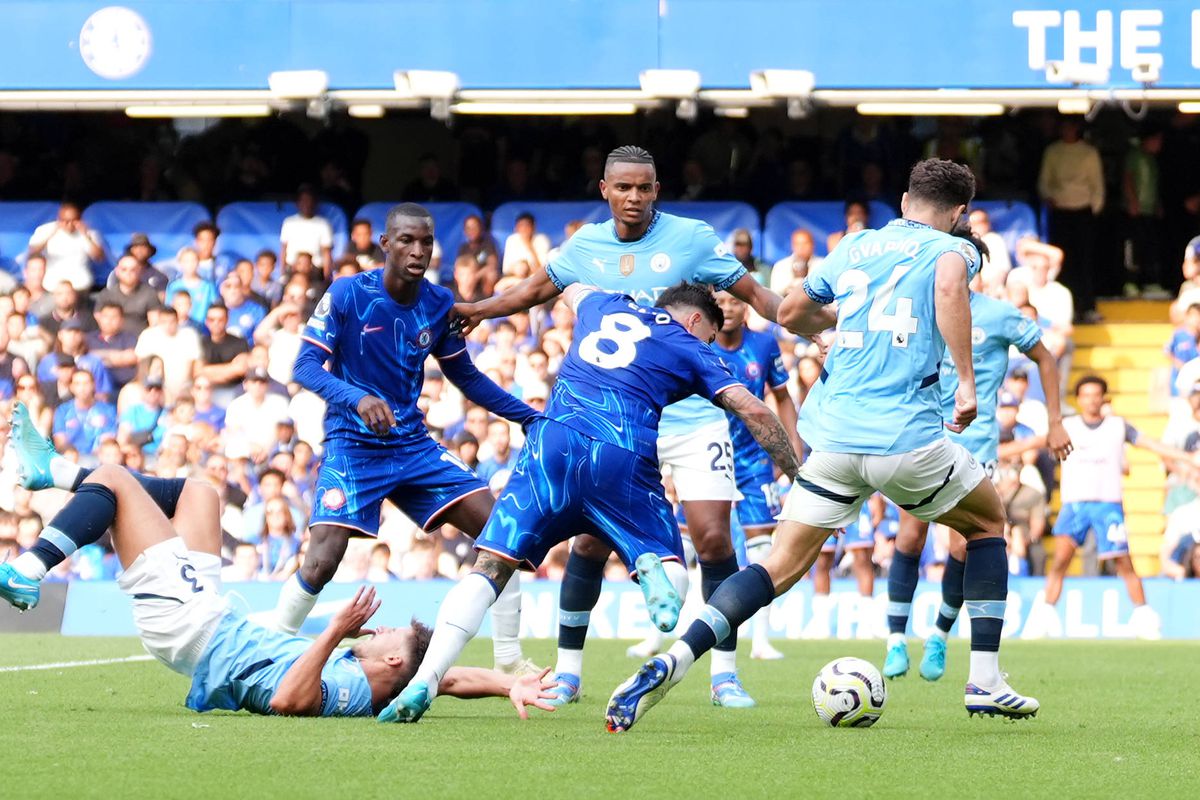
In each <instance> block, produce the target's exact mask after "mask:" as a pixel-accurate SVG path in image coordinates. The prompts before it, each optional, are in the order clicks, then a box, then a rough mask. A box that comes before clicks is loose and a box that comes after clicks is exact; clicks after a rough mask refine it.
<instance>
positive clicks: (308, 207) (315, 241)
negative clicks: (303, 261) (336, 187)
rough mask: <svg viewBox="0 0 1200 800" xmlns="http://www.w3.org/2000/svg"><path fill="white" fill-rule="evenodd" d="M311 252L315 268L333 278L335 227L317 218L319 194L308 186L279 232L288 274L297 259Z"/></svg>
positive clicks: (305, 186) (298, 194)
mask: <svg viewBox="0 0 1200 800" xmlns="http://www.w3.org/2000/svg"><path fill="white" fill-rule="evenodd" d="M300 253H308V254H309V255H311V256H312V260H313V266H316V267H319V268H320V269H321V271H322V272H324V273H325V278H326V280H328V279H329V276H330V273H331V271H332V268H333V227H332V226H331V225H330V224H329V220H327V219H325V218H324V217H321V216H318V215H317V193H316V191H315V190H314V189H313V188H312V187H311V186H309V185H308V184H304V185H303V186H301V187H300V189H299V190H298V191H297V192H296V213H295V214H293V215H292V216H290V217H288V218H287V219H285V220H284V221H283V227H282V228H280V230H279V258H280V260H281V261H282V262H283V264H284V268H285V271H290V268H292V267H294V266H295V265H296V256H297V255H298V254H300Z"/></svg>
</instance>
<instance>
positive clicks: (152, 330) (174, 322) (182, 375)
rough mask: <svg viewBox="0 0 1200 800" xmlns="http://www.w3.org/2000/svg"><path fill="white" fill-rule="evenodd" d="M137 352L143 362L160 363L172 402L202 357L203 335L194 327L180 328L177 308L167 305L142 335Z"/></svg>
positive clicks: (159, 368) (166, 388)
mask: <svg viewBox="0 0 1200 800" xmlns="http://www.w3.org/2000/svg"><path fill="white" fill-rule="evenodd" d="M134 352H135V353H137V357H138V360H139V361H143V362H145V361H149V360H151V359H154V360H157V361H158V362H159V363H160V366H159V367H158V372H159V374H161V375H162V376H163V388H164V389H165V390H166V395H167V402H168V403H172V402H174V401H175V398H176V397H177V396H178V395H179V393H180V392H182V391H183V390H184V389H185V388H187V385H188V382H189V381H191V379H192V375H193V373H194V371H195V369H194V367H195V363H196V362H197V361H199V360H200V337H199V336H197V335H196V332H195V331H194V330H192V329H190V328H183V327H180V325H179V317H178V315H177V314H176V313H175V309H173V308H167V307H165V306H164V307H162V308H160V309H159V310H158V311H157V312H156V319H155V324H154V325H152V326H150V327H149V328H147V329H146V330H144V331H142V334H141V336H139V337H138V341H137V346H136V347H135V348H134ZM148 366H150V365H148Z"/></svg>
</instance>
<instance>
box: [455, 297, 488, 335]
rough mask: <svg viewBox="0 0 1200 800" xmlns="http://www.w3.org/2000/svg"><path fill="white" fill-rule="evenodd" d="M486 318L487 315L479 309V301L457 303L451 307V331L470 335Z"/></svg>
mask: <svg viewBox="0 0 1200 800" xmlns="http://www.w3.org/2000/svg"><path fill="white" fill-rule="evenodd" d="M484 319H486V317H484V316H483V313H482V312H481V311H480V310H479V304H478V303H455V304H454V308H452V309H450V332H451V333H455V334H458V335H459V336H469V335H470V333H471V331H473V330H475V329H476V328H478V327H479V324H480V323H481V322H483V321H484Z"/></svg>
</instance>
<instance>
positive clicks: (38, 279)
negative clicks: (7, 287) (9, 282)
mask: <svg viewBox="0 0 1200 800" xmlns="http://www.w3.org/2000/svg"><path fill="white" fill-rule="evenodd" d="M21 285H22V286H23V287H25V290H26V291H27V292H28V293H29V308H28V312H27V313H28V314H29V317H30V320H29V321H30V323H31V324H32V323H33V322H34V321H36V320H37V319H38V318H39V317H44V316H45V315H47V314H49V313H50V312H51V310H53V308H54V295H52V294H51V293H50V292H49V291H47V289H46V257H45V256H30V257H29V258H27V259H26V260H25V271H24V273H23V276H22V280H21ZM14 296H15V293H14Z"/></svg>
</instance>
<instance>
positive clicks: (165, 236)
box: [83, 201, 209, 282]
mask: <svg viewBox="0 0 1200 800" xmlns="http://www.w3.org/2000/svg"><path fill="white" fill-rule="evenodd" d="M208 219H209V216H208V211H207V210H206V209H205V208H204V206H202V205H200V204H199V203H137V202H110V201H104V202H99V203H92V204H91V205H90V206H88V207H87V209H86V210H85V211H84V212H83V221H84V222H86V223H87V224H88V225H90V226H92V227H93V228H95V229H96V230H98V231H100V233H101V235H103V236H104V244H105V245H106V247H107V250H108V255H109V263H110V264H112V263H114V262H115V261H116V259H117V258H119V257H120V256H121V253H123V252H124V251H125V245H127V244H129V239H130V237H131V236H133V234H135V233H144V234H146V235H147V236H149V237H150V243H151V244H153V245H154V246H155V247H156V248H157V249H158V252H157V253H156V254H155V256H154V258H153V259H152V260H153V261H168V260H170V259H173V258H175V254H176V253H178V252H179V249H180V248H182V247H186V246H187V245H189V244H191V242H192V228H194V227H195V226H196V224H197V223H200V222H207V221H208ZM100 278H101V276H100V275H97V276H96V280H97V282H99V281H100Z"/></svg>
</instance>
